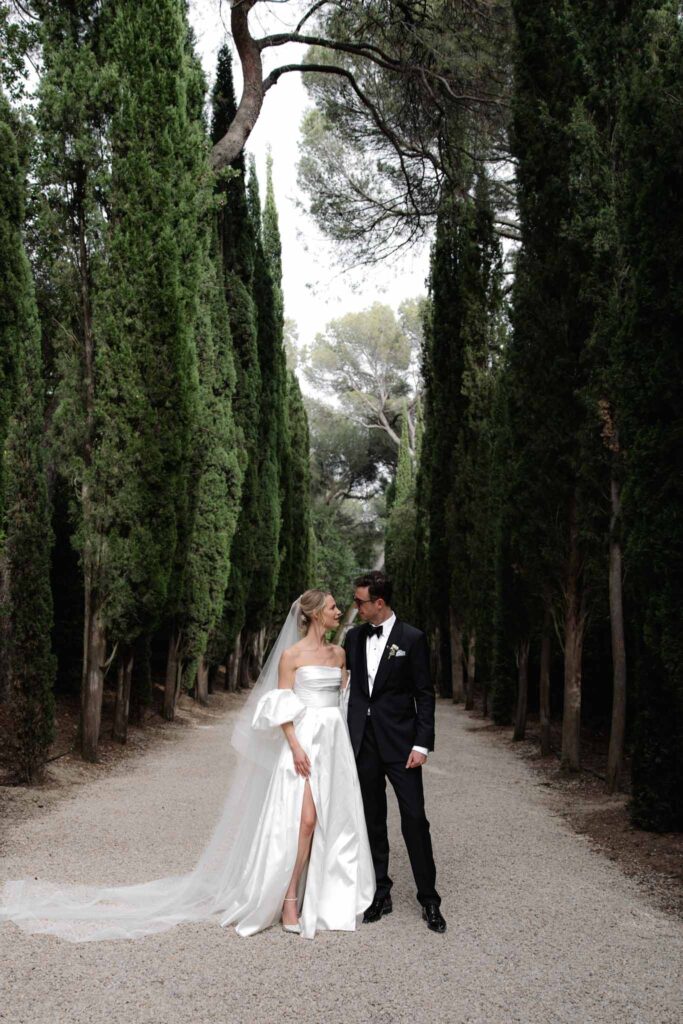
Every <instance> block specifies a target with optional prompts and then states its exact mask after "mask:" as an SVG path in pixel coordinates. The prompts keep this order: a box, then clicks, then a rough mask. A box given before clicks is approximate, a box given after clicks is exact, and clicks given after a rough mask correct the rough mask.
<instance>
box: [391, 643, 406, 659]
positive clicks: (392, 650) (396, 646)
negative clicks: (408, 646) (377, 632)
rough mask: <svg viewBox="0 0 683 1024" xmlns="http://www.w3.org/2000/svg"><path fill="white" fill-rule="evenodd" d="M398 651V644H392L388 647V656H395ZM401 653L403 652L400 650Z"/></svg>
mask: <svg viewBox="0 0 683 1024" xmlns="http://www.w3.org/2000/svg"><path fill="white" fill-rule="evenodd" d="M398 652H399V647H398V644H392V645H391V647H390V648H389V657H390V658H395V657H396V655H397V654H398ZM401 653H403V652H401Z"/></svg>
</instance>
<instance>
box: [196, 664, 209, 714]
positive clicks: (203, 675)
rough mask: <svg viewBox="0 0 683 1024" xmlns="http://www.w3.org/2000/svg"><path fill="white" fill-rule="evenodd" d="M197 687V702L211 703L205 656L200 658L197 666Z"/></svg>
mask: <svg viewBox="0 0 683 1024" xmlns="http://www.w3.org/2000/svg"><path fill="white" fill-rule="evenodd" d="M195 687H196V694H197V703H198V704H203V705H207V704H208V703H209V672H208V668H207V665H206V660H205V659H204V658H203V657H202V658H200V659H199V665H198V666H197V679H196V682H195Z"/></svg>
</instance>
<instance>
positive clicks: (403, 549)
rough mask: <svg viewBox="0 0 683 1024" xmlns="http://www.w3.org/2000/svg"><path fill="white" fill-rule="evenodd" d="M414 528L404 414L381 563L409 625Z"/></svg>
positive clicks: (412, 617)
mask: <svg viewBox="0 0 683 1024" xmlns="http://www.w3.org/2000/svg"><path fill="white" fill-rule="evenodd" d="M416 528H417V520H416V508H415V471H414V468H413V459H412V456H411V453H410V447H409V444H408V413H407V411H406V412H405V413H404V415H403V422H402V429H401V444H400V446H399V450H398V465H397V467H396V477H395V494H394V500H393V503H392V505H391V508H390V510H389V516H388V520H387V531H386V543H385V548H384V560H385V565H386V569H387V572H388V573H389V576H390V577H391V579H392V580H393V583H394V590H395V595H396V596H395V605H396V608H397V609H398V611H399V613H400V614H401V616H402V617H403V618H405V619H408V620H409V621H415V614H414V588H415V570H416V565H415V562H416V555H417V552H416Z"/></svg>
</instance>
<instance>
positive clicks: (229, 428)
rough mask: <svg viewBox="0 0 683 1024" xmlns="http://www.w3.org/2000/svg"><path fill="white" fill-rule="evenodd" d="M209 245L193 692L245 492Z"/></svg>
mask: <svg viewBox="0 0 683 1024" xmlns="http://www.w3.org/2000/svg"><path fill="white" fill-rule="evenodd" d="M205 238H206V241H205V243H204V253H203V262H204V267H203V275H202V278H203V279H202V289H201V292H200V296H199V300H200V301H199V308H198V320H197V325H196V343H197V356H198V362H199V385H200V393H199V410H198V415H197V420H196V423H195V433H194V437H193V442H192V467H191V475H190V494H191V502H190V505H191V515H190V521H191V524H192V525H191V530H190V535H189V538H188V543H187V547H186V552H185V557H186V560H187V568H186V584H185V593H184V595H183V603H182V608H181V614H180V628H181V635H182V638H183V640H182V651H183V658H184V660H185V674H184V685H185V686H187V687H188V688H189V687H190V686H192V685H193V683H194V679H195V676H196V671H197V665H198V663H199V659H200V658H201V657H202V656H203V655H204V654H205V652H206V649H207V646H208V639H209V636H210V634H211V633H212V631H213V630H214V627H215V625H216V623H217V621H218V618H219V616H220V615H221V613H222V611H223V602H224V599H225V592H226V589H227V586H228V580H229V578H230V553H231V548H232V541H233V537H234V534H235V529H236V526H237V518H238V515H239V509H240V498H241V489H242V467H241V466H240V463H239V460H238V457H237V453H236V450H235V448H236V446H235V423H234V418H233V412H232V395H233V391H234V387H235V368H234V362H233V355H232V339H231V336H230V326H229V320H228V311H227V308H226V304H225V291H224V289H223V270H222V264H221V263H220V260H219V259H218V257H217V253H216V249H217V246H216V244H214V245H213V250H214V251H213V253H212V252H211V251H210V248H209V244H208V243H209V232H208V231H205Z"/></svg>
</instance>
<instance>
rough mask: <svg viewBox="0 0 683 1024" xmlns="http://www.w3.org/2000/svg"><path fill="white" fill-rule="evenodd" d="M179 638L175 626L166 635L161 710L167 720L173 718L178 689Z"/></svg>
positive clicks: (169, 720)
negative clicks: (166, 651)
mask: <svg viewBox="0 0 683 1024" xmlns="http://www.w3.org/2000/svg"><path fill="white" fill-rule="evenodd" d="M179 643H180V640H179V637H178V634H177V631H176V628H175V626H173V627H172V628H171V632H170V633H169V636H168V654H167V656H166V678H165V680H164V703H163V707H162V710H161V713H162V715H163V716H164V718H165V719H166V721H167V722H172V721H173V719H174V718H175V705H176V695H177V691H178V672H179V665H178V646H179Z"/></svg>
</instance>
